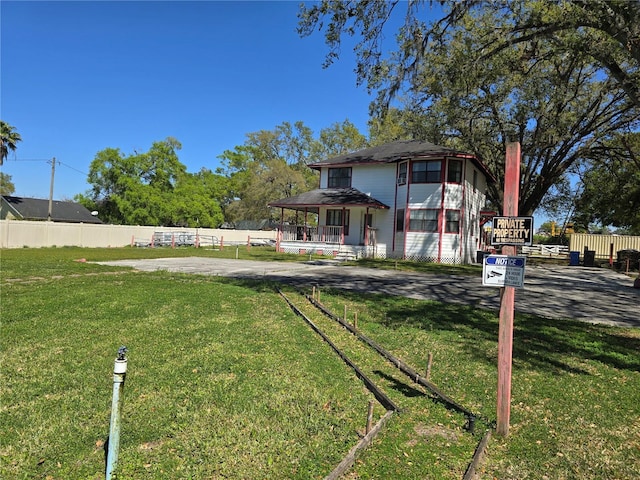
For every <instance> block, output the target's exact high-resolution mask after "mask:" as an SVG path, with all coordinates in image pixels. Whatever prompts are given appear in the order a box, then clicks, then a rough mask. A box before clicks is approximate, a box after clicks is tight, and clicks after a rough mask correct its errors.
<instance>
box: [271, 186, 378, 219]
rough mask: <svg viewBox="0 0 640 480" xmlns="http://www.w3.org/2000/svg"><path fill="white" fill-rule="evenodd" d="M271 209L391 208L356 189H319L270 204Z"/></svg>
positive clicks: (314, 210)
mask: <svg viewBox="0 0 640 480" xmlns="http://www.w3.org/2000/svg"><path fill="white" fill-rule="evenodd" d="M269 206H270V207H282V208H289V209H294V210H305V209H306V210H308V211H311V212H315V213H317V212H318V209H319V207H370V208H383V209H384V208H389V207H388V206H387V205H385V204H384V203H382V202H380V201H378V200H376V199H375V198H373V197H371V196H370V195H367V194H366V193H363V192H361V191H360V190H357V189H355V188H317V189H315V190H311V191H310V192H305V193H301V194H300V195H295V196H293V197H288V198H282V199H280V200H276V201H274V202H270V203H269Z"/></svg>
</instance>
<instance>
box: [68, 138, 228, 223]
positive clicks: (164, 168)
mask: <svg viewBox="0 0 640 480" xmlns="http://www.w3.org/2000/svg"><path fill="white" fill-rule="evenodd" d="M180 148H181V145H180V143H179V142H178V141H177V140H176V139H174V138H167V139H166V140H164V141H161V142H155V143H154V144H153V145H152V146H151V148H150V149H149V151H148V152H144V153H134V154H133V155H127V156H125V155H124V154H123V153H122V152H121V151H120V150H119V149H116V148H106V149H104V150H102V151H100V152H98V153H97V154H96V156H95V158H94V160H93V161H92V162H91V165H90V167H89V176H88V182H89V183H90V184H91V185H92V189H91V190H90V191H89V192H87V194H85V195H78V196H76V200H78V201H80V202H81V203H82V204H84V205H85V206H86V207H87V208H90V209H92V210H97V211H98V212H99V216H100V218H101V219H102V220H103V221H105V222H108V223H114V224H128V225H136V224H138V225H163V226H190V227H197V226H202V227H217V226H219V225H220V224H221V223H222V221H223V215H222V210H221V207H220V203H219V200H218V199H217V198H216V197H215V195H220V190H224V187H221V188H220V189H218V190H216V188H215V187H216V185H215V184H216V180H217V179H218V176H216V175H214V174H213V173H211V172H210V171H207V170H202V171H200V172H199V173H197V174H189V173H187V171H186V167H185V166H184V165H183V164H182V163H181V162H180V160H179V159H178V155H177V151H178V150H180ZM220 181H221V182H222V180H221V179H220Z"/></svg>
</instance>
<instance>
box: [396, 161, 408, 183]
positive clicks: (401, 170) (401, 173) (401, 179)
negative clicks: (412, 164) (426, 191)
mask: <svg viewBox="0 0 640 480" xmlns="http://www.w3.org/2000/svg"><path fill="white" fill-rule="evenodd" d="M405 183H407V162H404V163H401V164H400V165H398V185H404V184H405Z"/></svg>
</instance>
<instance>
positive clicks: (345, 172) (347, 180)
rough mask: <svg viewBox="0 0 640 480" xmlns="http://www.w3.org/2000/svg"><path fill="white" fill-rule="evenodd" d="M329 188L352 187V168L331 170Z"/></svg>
mask: <svg viewBox="0 0 640 480" xmlns="http://www.w3.org/2000/svg"><path fill="white" fill-rule="evenodd" d="M328 183H329V188H341V187H350V186H351V167H342V168H330V169H329V182H328Z"/></svg>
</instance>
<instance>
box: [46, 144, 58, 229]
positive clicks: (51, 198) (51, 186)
mask: <svg viewBox="0 0 640 480" xmlns="http://www.w3.org/2000/svg"><path fill="white" fill-rule="evenodd" d="M55 174H56V157H53V159H52V160H51V184H50V185H49V213H48V214H47V221H48V222H50V221H51V211H52V210H53V177H54V176H55Z"/></svg>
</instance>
